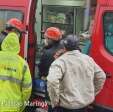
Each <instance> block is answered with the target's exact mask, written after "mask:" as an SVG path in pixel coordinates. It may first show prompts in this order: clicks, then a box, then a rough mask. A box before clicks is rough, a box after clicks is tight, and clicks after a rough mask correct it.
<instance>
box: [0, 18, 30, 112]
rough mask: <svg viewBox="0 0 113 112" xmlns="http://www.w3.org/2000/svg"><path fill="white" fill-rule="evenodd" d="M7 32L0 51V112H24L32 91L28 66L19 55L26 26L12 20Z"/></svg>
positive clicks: (7, 26)
mask: <svg viewBox="0 0 113 112" xmlns="http://www.w3.org/2000/svg"><path fill="white" fill-rule="evenodd" d="M6 30H7V35H6V37H5V38H4V39H3V40H2V44H1V51H0V112H22V111H23V109H24V108H25V106H26V105H25V104H26V103H27V101H28V99H29V97H30V95H31V89H32V81H31V74H30V70H29V67H28V64H27V62H26V61H25V60H24V59H23V58H22V57H20V56H19V55H18V53H19V51H20V45H19V38H20V37H19V36H20V35H21V33H22V32H23V30H24V26H23V24H22V22H21V21H20V20H18V19H16V18H12V19H10V20H9V21H8V22H7V24H6Z"/></svg>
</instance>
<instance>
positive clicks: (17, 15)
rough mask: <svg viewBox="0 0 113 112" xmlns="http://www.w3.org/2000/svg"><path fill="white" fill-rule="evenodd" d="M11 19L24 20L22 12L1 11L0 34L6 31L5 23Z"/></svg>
mask: <svg viewBox="0 0 113 112" xmlns="http://www.w3.org/2000/svg"><path fill="white" fill-rule="evenodd" d="M10 18H18V19H20V20H22V19H23V13H22V12H21V11H14V10H3V9H2V10H0V32H1V31H2V30H3V29H4V27H5V23H6V22H7V20H9V19H10Z"/></svg>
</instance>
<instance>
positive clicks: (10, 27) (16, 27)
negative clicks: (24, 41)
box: [0, 18, 25, 49]
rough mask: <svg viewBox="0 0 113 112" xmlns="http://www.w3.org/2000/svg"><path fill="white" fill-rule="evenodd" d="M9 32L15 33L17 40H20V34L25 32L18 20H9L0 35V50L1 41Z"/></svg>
mask: <svg viewBox="0 0 113 112" xmlns="http://www.w3.org/2000/svg"><path fill="white" fill-rule="evenodd" d="M11 32H14V33H16V35H17V36H18V38H19V40H21V36H22V33H23V32H25V28H24V25H23V23H22V22H21V21H20V20H19V19H17V18H11V19H9V20H8V21H7V23H6V26H5V29H4V30H3V31H2V32H1V34H0V49H1V44H2V41H3V40H4V39H5V37H6V36H7V35H8V34H9V33H11Z"/></svg>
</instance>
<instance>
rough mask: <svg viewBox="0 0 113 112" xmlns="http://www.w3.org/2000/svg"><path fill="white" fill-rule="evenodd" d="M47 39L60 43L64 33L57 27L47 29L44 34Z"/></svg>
mask: <svg viewBox="0 0 113 112" xmlns="http://www.w3.org/2000/svg"><path fill="white" fill-rule="evenodd" d="M44 36H45V38H49V39H51V40H55V41H58V40H60V39H61V38H62V33H61V31H60V29H58V28H56V27H49V28H47V30H46V32H45V33H44Z"/></svg>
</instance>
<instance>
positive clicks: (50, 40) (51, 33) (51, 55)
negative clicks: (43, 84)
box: [38, 27, 64, 78]
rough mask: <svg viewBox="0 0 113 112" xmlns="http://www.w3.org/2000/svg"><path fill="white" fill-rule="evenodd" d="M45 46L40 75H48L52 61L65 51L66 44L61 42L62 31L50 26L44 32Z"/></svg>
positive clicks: (40, 64)
mask: <svg viewBox="0 0 113 112" xmlns="http://www.w3.org/2000/svg"><path fill="white" fill-rule="evenodd" d="M44 37H45V48H44V50H43V53H42V56H41V59H40V63H39V66H38V67H39V74H40V77H42V78H43V77H46V76H47V75H48V70H49V67H50V65H51V63H52V62H53V61H54V60H55V59H56V58H58V57H59V56H60V55H61V54H63V53H64V46H63V45H62V44H60V40H61V39H62V33H61V31H60V29H58V28H56V27H49V28H47V30H46V31H45V33H44Z"/></svg>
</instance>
